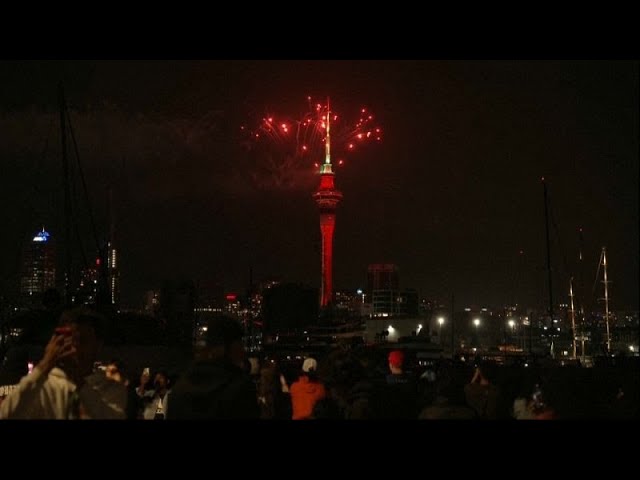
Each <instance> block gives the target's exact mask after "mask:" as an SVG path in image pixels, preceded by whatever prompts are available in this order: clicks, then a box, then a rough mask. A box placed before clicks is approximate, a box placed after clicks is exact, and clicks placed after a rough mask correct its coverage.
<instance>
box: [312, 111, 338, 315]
mask: <svg viewBox="0 0 640 480" xmlns="http://www.w3.org/2000/svg"><path fill="white" fill-rule="evenodd" d="M330 116H331V110H330V108H329V102H327V118H326V121H327V138H326V142H325V152H326V154H325V161H324V163H323V164H322V166H321V167H320V186H319V187H318V191H317V192H315V193H314V194H313V198H314V199H315V201H316V203H317V204H318V209H319V210H320V232H321V233H322V259H321V261H322V264H321V266H322V277H321V283H320V285H321V287H320V306H321V307H326V306H327V305H329V304H330V303H331V302H332V295H333V284H332V278H333V277H332V274H333V269H332V265H333V230H334V228H335V223H336V208H337V206H338V203H339V202H340V200H342V192H340V191H339V190H337V189H336V187H335V185H334V176H335V174H334V173H333V170H332V168H331V137H330V125H329V117H330Z"/></svg>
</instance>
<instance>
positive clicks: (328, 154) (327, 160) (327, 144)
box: [324, 97, 331, 165]
mask: <svg viewBox="0 0 640 480" xmlns="http://www.w3.org/2000/svg"><path fill="white" fill-rule="evenodd" d="M324 163H328V164H329V165H331V103H330V99H329V97H327V140H326V142H325V157H324Z"/></svg>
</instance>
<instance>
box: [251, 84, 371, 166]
mask: <svg viewBox="0 0 640 480" xmlns="http://www.w3.org/2000/svg"><path fill="white" fill-rule="evenodd" d="M307 102H308V108H307V109H306V112H305V113H304V114H302V115H300V116H297V117H296V116H292V115H285V114H276V113H271V112H270V113H268V114H266V115H264V116H262V117H261V118H260V119H259V120H258V121H257V122H255V123H254V126H253V127H252V126H251V125H243V126H241V127H240V129H241V132H242V133H243V134H244V135H246V136H247V137H246V138H247V140H249V142H248V144H249V145H252V146H254V147H258V146H261V147H263V148H265V149H267V150H268V151H269V152H270V154H269V156H270V157H271V158H273V156H274V155H276V156H279V157H280V158H281V165H280V167H281V168H293V167H295V166H298V167H301V166H305V165H306V166H312V165H314V166H315V165H317V164H318V163H319V162H322V161H323V160H324V154H325V143H326V131H327V119H328V120H329V123H330V128H331V154H332V158H333V159H340V160H337V161H336V160H333V163H334V164H336V165H343V164H344V163H345V158H348V157H350V156H353V154H354V152H355V151H358V150H359V149H361V148H362V147H363V146H365V145H366V144H371V143H375V142H380V141H381V140H382V128H381V127H380V126H378V125H376V124H375V123H374V115H373V114H372V113H370V112H369V110H368V109H367V108H366V107H361V108H360V109H359V110H358V112H357V114H356V115H355V117H353V118H351V117H349V116H346V115H342V114H338V111H337V110H336V109H334V108H333V106H331V109H329V105H328V102H327V103H319V102H314V101H313V100H312V98H311V97H307Z"/></svg>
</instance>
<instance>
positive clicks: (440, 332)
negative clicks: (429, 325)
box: [438, 317, 444, 343]
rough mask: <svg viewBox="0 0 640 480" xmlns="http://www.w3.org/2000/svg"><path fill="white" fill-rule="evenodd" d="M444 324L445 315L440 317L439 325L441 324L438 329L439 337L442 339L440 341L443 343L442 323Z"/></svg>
mask: <svg viewBox="0 0 640 480" xmlns="http://www.w3.org/2000/svg"><path fill="white" fill-rule="evenodd" d="M443 324H444V317H438V325H439V326H440V329H439V331H438V339H439V340H440V343H442V325H443Z"/></svg>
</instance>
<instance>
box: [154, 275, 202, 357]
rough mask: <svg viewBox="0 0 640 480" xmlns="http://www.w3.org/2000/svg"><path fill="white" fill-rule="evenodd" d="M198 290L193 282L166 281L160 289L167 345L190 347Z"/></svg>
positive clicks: (161, 315)
mask: <svg viewBox="0 0 640 480" xmlns="http://www.w3.org/2000/svg"><path fill="white" fill-rule="evenodd" d="M195 306H196V288H195V285H194V283H193V282H192V281H166V282H164V284H163V286H162V288H161V289H160V318H161V320H162V321H163V323H164V325H165V331H166V335H167V343H168V344H170V345H175V346H189V345H192V344H193V338H194V320H195V317H194V309H195Z"/></svg>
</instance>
